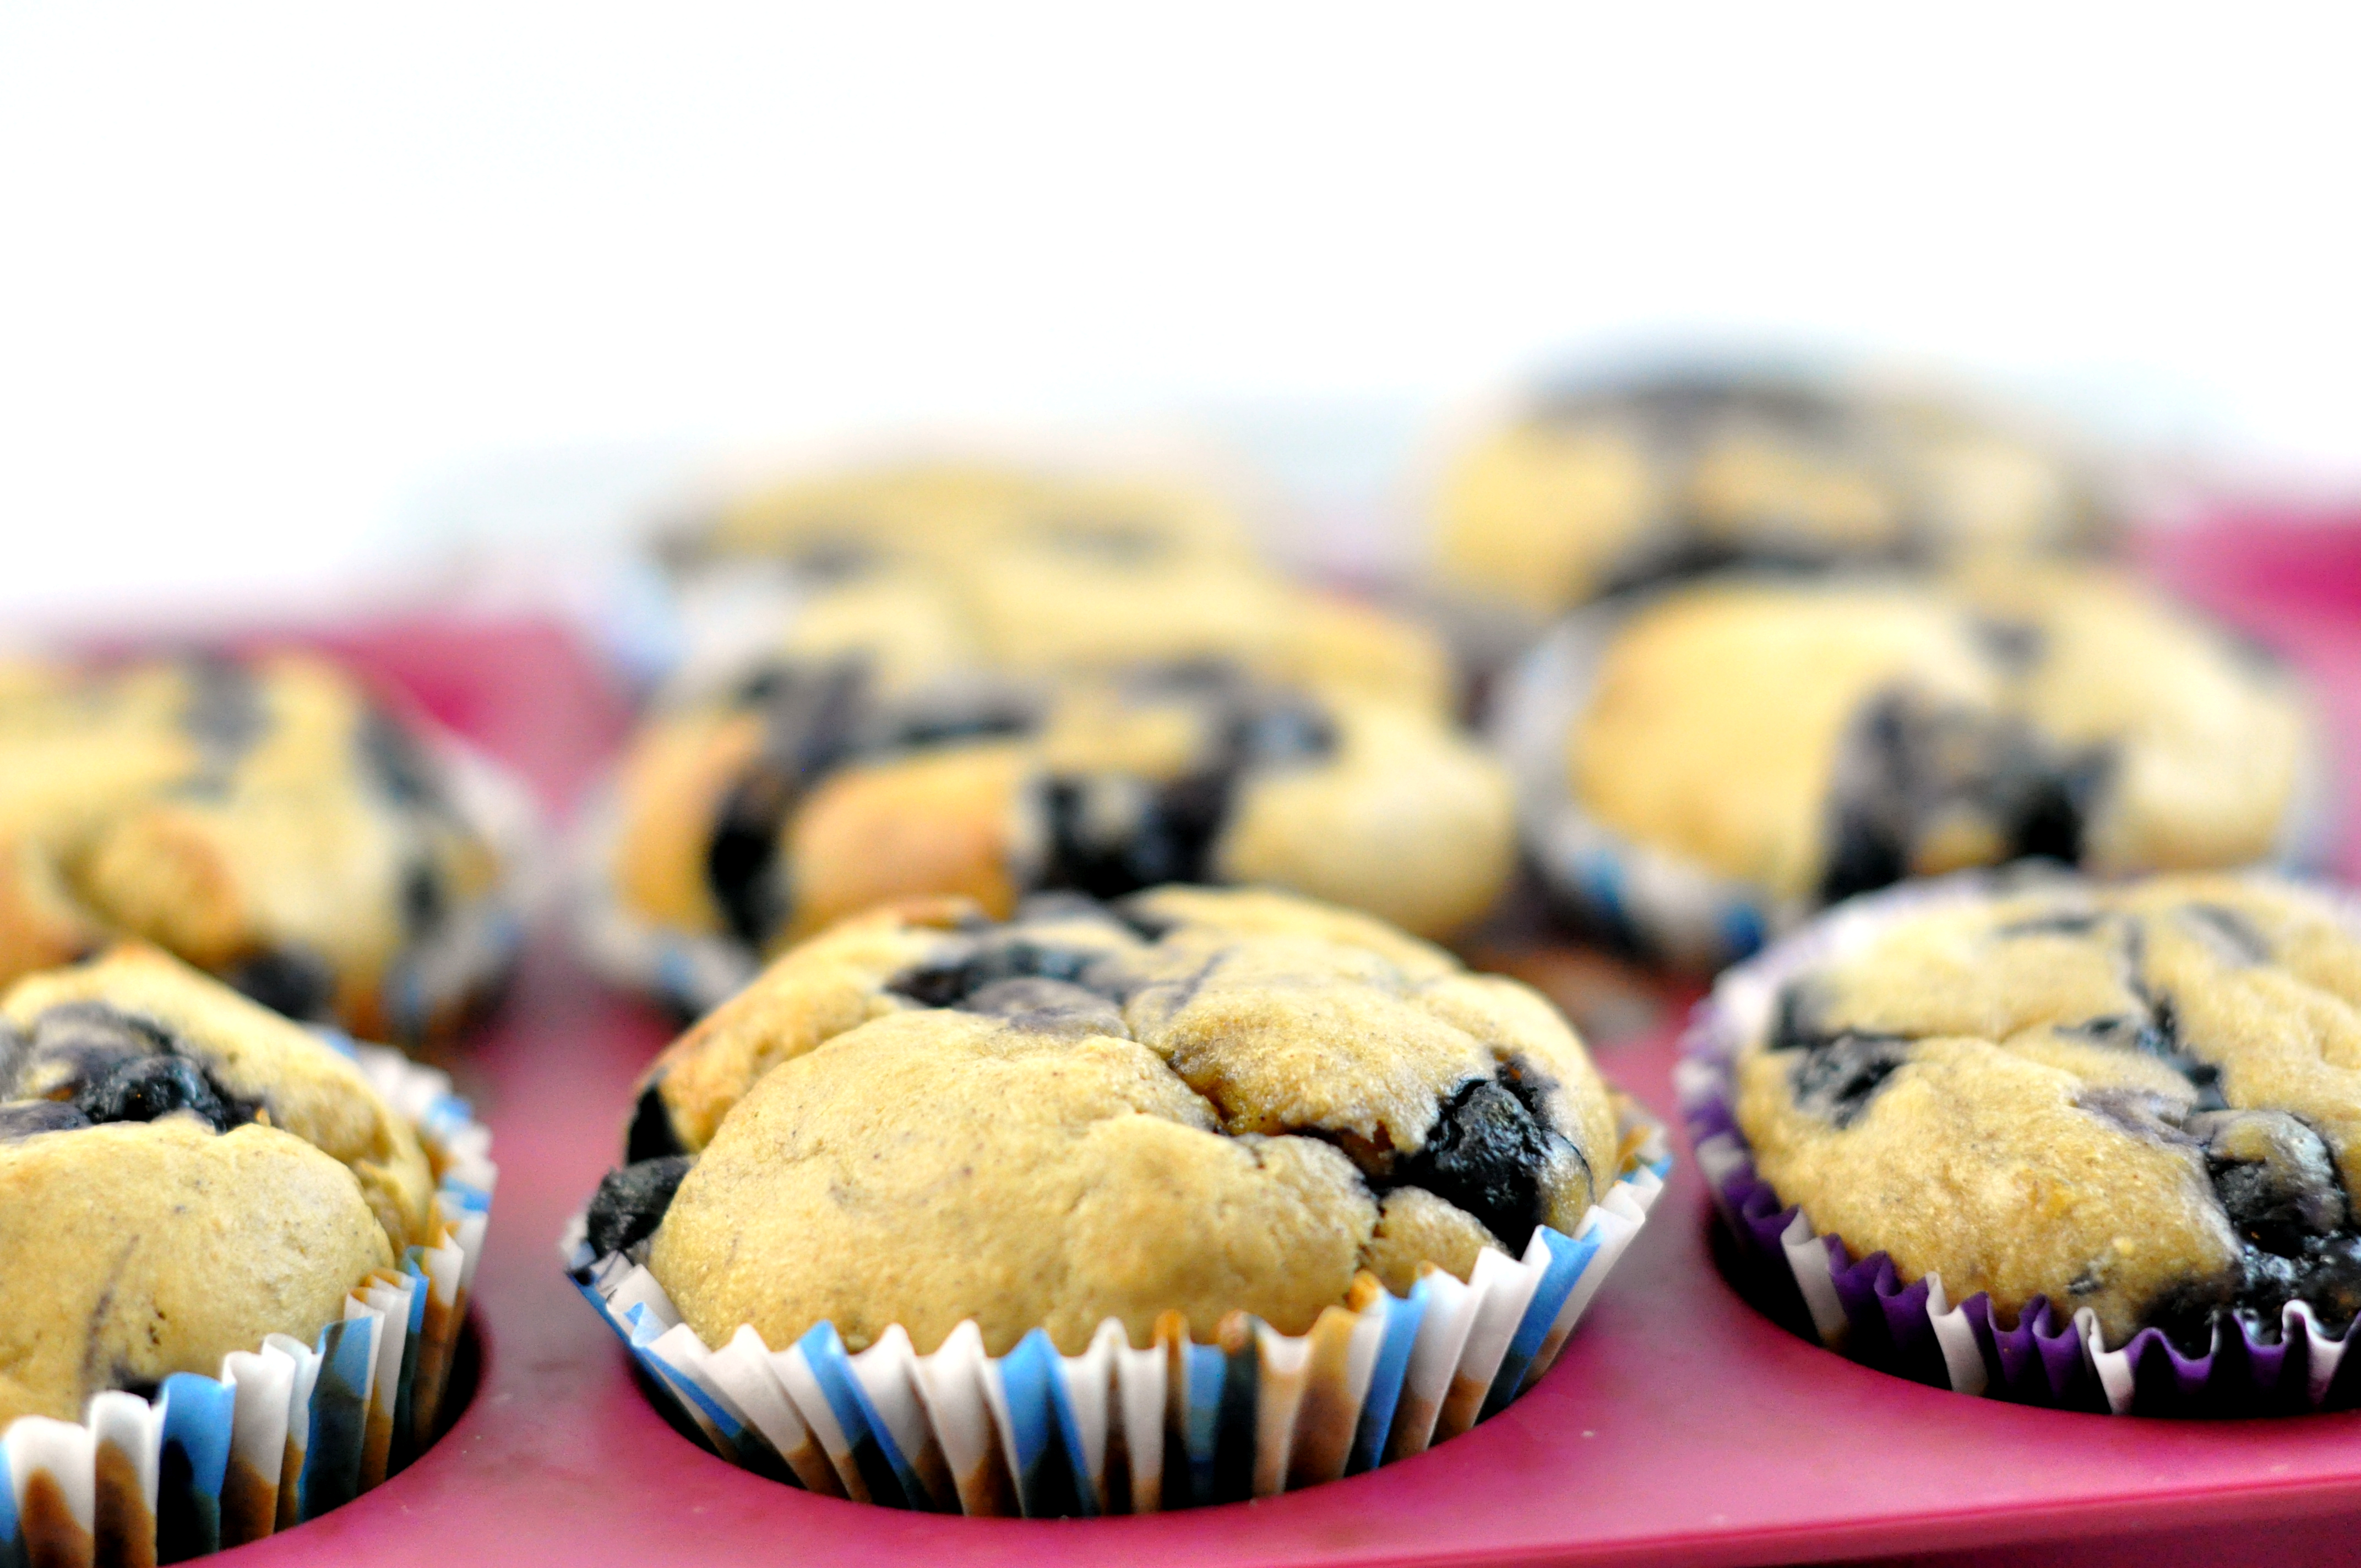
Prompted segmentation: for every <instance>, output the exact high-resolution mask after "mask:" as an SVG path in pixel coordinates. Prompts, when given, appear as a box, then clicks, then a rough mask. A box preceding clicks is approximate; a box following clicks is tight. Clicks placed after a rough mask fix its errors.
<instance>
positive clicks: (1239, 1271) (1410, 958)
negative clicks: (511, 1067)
mask: <svg viewBox="0 0 2361 1568" xmlns="http://www.w3.org/2000/svg"><path fill="white" fill-rule="evenodd" d="M627 1157H628V1158H629V1159H630V1160H631V1161H633V1162H634V1163H632V1164H631V1165H628V1166H626V1167H625V1168H622V1169H621V1170H619V1171H618V1172H617V1173H616V1174H615V1175H614V1176H611V1177H610V1178H609V1180H608V1183H607V1185H606V1186H605V1187H604V1188H602V1190H601V1194H600V1199H599V1202H598V1204H596V1205H594V1207H593V1210H592V1214H591V1238H592V1241H593V1243H594V1245H597V1246H598V1248H599V1250H601V1251H615V1250H622V1249H626V1248H631V1247H634V1246H636V1245H638V1244H639V1243H641V1242H642V1241H643V1240H649V1238H650V1237H651V1234H652V1241H651V1242H650V1245H649V1246H648V1249H647V1254H646V1255H647V1262H648V1266H649V1267H650V1268H651V1270H652V1271H653V1273H654V1274H655V1276H656V1277H657V1279H658V1280H659V1281H660V1282H661V1283H662V1284H663V1285H664V1288H665V1289H666V1291H667V1292H669V1293H670V1295H671V1296H672V1298H673V1300H674V1302H675V1305H677V1306H678V1307H679V1309H680V1310H681V1311H682V1313H683V1315H684V1317H685V1318H686V1321H688V1322H689V1323H690V1325H691V1326H692V1327H693V1328H695V1329H696V1330H697V1332H698V1333H699V1334H701V1335H703V1336H704V1337H705V1338H706V1340H707V1341H708V1343H715V1344H719V1343H723V1342H725V1341H727V1340H728V1339H729V1338H730V1335H731V1334H732V1333H734V1332H736V1330H737V1328H738V1326H739V1325H740V1324H741V1323H751V1324H752V1326H753V1327H755V1328H756V1329H757V1330H758V1331H759V1332H761V1333H762V1334H763V1338H764V1339H765V1340H766V1341H767V1342H768V1343H771V1344H773V1345H785V1344H786V1343H790V1342H791V1341H792V1340H793V1339H795V1338H796V1336H798V1335H800V1334H801V1333H803V1332H805V1331H806V1330H807V1329H809V1328H810V1327H811V1326H812V1325H813V1324H815V1323H817V1322H819V1321H823V1320H825V1321H833V1322H834V1323H835V1324H836V1326H837V1328H838V1329H839V1331H840V1332H842V1333H843V1335H844V1336H845V1339H846V1341H847V1343H850V1344H851V1345H853V1346H854V1347H855V1348H858V1347H860V1346H862V1345H864V1344H867V1343H870V1342H871V1341H872V1340H873V1339H874V1338H875V1336H876V1335H877V1334H878V1333H880V1332H883V1331H884V1329H885V1328H886V1327H887V1326H888V1325H890V1324H894V1323H900V1324H902V1325H904V1326H905V1327H906V1328H907V1329H908V1331H909V1332H910V1333H911V1335H912V1338H913V1340H914V1341H915V1342H916V1343H917V1344H918V1345H919V1347H920V1348H921V1349H922V1350H927V1349H931V1348H933V1347H934V1345H935V1344H937V1343H939V1342H940V1340H941V1339H942V1338H943V1336H944V1335H946V1334H947V1333H948V1332H950V1330H951V1328H952V1327H954V1326H955V1325H956V1324H957V1323H959V1322H960V1321H962V1320H965V1319H970V1318H972V1319H974V1320H975V1321H976V1322H977V1323H978V1325H979V1327H980V1328H981V1329H982V1330H983V1337H984V1341H985V1343H986V1345H987V1347H989V1348H990V1349H991V1350H992V1351H994V1353H995V1354H996V1353H998V1352H1002V1351H1005V1350H1006V1349H1007V1348H1009V1347H1010V1346H1011V1345H1013V1344H1014V1343H1016V1340H1017V1339H1019V1338H1020V1337H1022V1336H1023V1334H1024V1333H1025V1332H1027V1331H1028V1330H1029V1329H1031V1328H1033V1327H1034V1326H1036V1325H1040V1326H1045V1327H1047V1328H1048V1330H1049V1333H1050V1335H1051V1337H1052V1338H1053V1339H1054V1340H1056V1341H1057V1343H1059V1344H1060V1346H1061V1347H1063V1348H1065V1349H1066V1350H1068V1351H1069V1352H1076V1351H1079V1350H1080V1349H1081V1347H1082V1344H1083V1343H1085V1342H1086V1341H1087V1340H1088V1338H1089V1337H1090V1335H1091V1333H1092V1332H1093V1330H1094V1329H1095V1328H1096V1327H1097V1325H1098V1324H1099V1323H1100V1322H1101V1321H1104V1319H1106V1318H1109V1317H1114V1318H1116V1319H1119V1320H1121V1321H1123V1323H1124V1324H1125V1326H1126V1329H1127V1330H1128V1331H1129V1332H1131V1334H1132V1337H1133V1339H1134V1340H1135V1342H1144V1341H1145V1339H1146V1337H1147V1336H1148V1334H1149V1333H1150V1332H1151V1330H1152V1325H1153V1324H1154V1322H1155V1321H1156V1319H1157V1318H1158V1316H1159V1314H1162V1313H1165V1312H1168V1311H1177V1312H1180V1313H1181V1314H1182V1315H1183V1316H1184V1317H1185V1318H1186V1319H1187V1320H1188V1322H1189V1325H1190V1327H1191V1331H1192V1332H1194V1333H1196V1334H1197V1335H1198V1336H1199V1337H1201V1338H1206V1337H1210V1336H1211V1335H1212V1334H1213V1331H1214V1328H1215V1325H1216V1324H1217V1323H1218V1322H1219V1321H1220V1320H1221V1319H1222V1318H1223V1317H1224V1315H1225V1314H1227V1313H1228V1312H1231V1311H1233V1310H1245V1311H1249V1312H1252V1313H1255V1314H1256V1315H1257V1316H1259V1317H1261V1318H1262V1319H1264V1320H1265V1321H1268V1322H1270V1323H1271V1324H1273V1325H1274V1326H1275V1327H1277V1328H1279V1329H1280V1330H1281V1331H1282V1332H1291V1333H1292V1332H1303V1331H1305V1330H1306V1329H1308V1328H1309V1327H1310V1326H1311V1324H1312V1321H1313V1320H1314V1319H1315V1318H1316V1317H1317V1316H1318V1315H1319V1313H1320V1311H1321V1310H1323V1308H1325V1307H1327V1306H1330V1305H1335V1304H1341V1303H1343V1302H1344V1301H1345V1297H1346V1295H1347V1293H1348V1292H1349V1291H1350V1290H1351V1289H1352V1288H1353V1282H1354V1279H1355V1277H1356V1275H1357V1274H1359V1273H1361V1272H1363V1271H1367V1272H1369V1273H1371V1274H1374V1275H1375V1276H1376V1277H1378V1279H1379V1280H1381V1281H1383V1282H1384V1283H1385V1284H1387V1285H1388V1286H1389V1287H1391V1288H1395V1289H1397V1290H1400V1289H1406V1288H1408V1287H1409V1285H1410V1284H1411V1281H1412V1280H1414V1278H1415V1277H1416V1276H1417V1274H1418V1272H1419V1270H1420V1268H1421V1266H1422V1265H1424V1264H1429V1263H1431V1264H1433V1265H1435V1266H1440V1267H1444V1268H1447V1269H1449V1270H1451V1271H1452V1272H1454V1273H1455V1274H1458V1275H1460V1276H1462V1277H1465V1275H1466V1272H1467V1271H1468V1270H1469V1269H1470V1268H1472V1267H1473V1266H1474V1263H1475V1259H1476V1256H1477V1253H1478V1252H1479V1251H1480V1250H1481V1249H1482V1248H1483V1247H1485V1246H1487V1245H1491V1246H1499V1247H1502V1248H1505V1249H1507V1250H1510V1251H1511V1252H1519V1253H1521V1251H1522V1250H1523V1248H1524V1247H1525V1245H1527V1244H1528V1242H1529V1241H1530V1240H1531V1239H1532V1233H1533V1230H1534V1228H1535V1227H1536V1226H1538V1225H1543V1224H1548V1225H1552V1226H1554V1227H1556V1228H1558V1229H1560V1230H1564V1231H1569V1232H1570V1231H1572V1230H1573V1229H1575V1228H1576V1226H1578V1225H1579V1223H1581V1220H1582V1217H1583V1215H1584V1214H1585V1213H1586V1212H1587V1211H1588V1209H1589V1207H1590V1205H1591V1203H1592V1202H1593V1201H1596V1200H1597V1199H1598V1198H1599V1197H1600V1196H1602V1195H1603V1194H1604V1192H1605V1190H1606V1189H1607V1187H1608V1185H1609V1183H1611V1182H1612V1181H1613V1180H1614V1179H1615V1178H1616V1177H1617V1175H1618V1174H1619V1173H1620V1169H1621V1168H1622V1163H1623V1160H1622V1151H1621V1150H1620V1147H1619V1146H1618V1141H1617V1126H1616V1117H1615V1113H1614V1111H1613V1109H1612V1107H1611V1105H1610V1103H1609V1095H1608V1091H1607V1090H1606V1088H1605V1086H1604V1085H1603V1084H1602V1083H1601V1082H1600V1081H1599V1080H1598V1075H1597V1073H1596V1072H1595V1071H1594V1069H1592V1067H1591V1065H1590V1063H1589V1060H1588V1058H1587V1056H1586V1055H1585V1053H1584V1051H1583V1048H1582V1046H1581V1044H1580V1042H1579V1041H1578V1040H1577V1039H1576V1036H1574V1034H1573V1032H1572V1031H1571V1030H1570V1029H1569V1028H1568V1027H1567V1026H1566V1025H1565V1021H1564V1020H1563V1019H1562V1018H1560V1017H1559V1016H1558V1014H1556V1013H1555V1012H1554V1010H1553V1009H1552V1008H1551V1007H1550V1006H1549V1004H1548V1003H1546V1002H1544V1001H1543V999H1542V998H1541V997H1540V996H1539V995H1538V994H1536V993H1534V992H1532V991H1530V990H1527V989H1526V988H1525V987H1523V986H1521V985H1519V984H1517V983H1516V982H1515V981H1508V980H1504V979H1500V978H1498V977H1494V976H1487V975H1476V974H1470V973H1468V972H1466V970H1463V969H1461V968H1460V967H1459V965H1458V964H1457V963H1455V961H1454V960H1453V959H1450V958H1449V957H1448V956H1447V955H1445V954H1444V953H1443V952H1441V951H1440V950H1438V949H1436V948H1431V947H1428V946H1427V945H1425V944H1424V943H1422V942H1419V941H1417V940H1415V939H1413V938H1408V937H1405V936H1403V935H1401V934H1400V933H1399V932H1397V931H1394V930H1392V929H1390V928H1389V927H1385V926H1382V925H1380V924H1378V923H1377V922H1375V921H1372V920H1369V919H1367V917H1365V916H1358V915H1355V914H1352V913H1349V912H1347V911H1344V910H1339V909H1334V908H1330V907H1327V906H1324V905H1317V904H1312V903H1310V902H1308V901H1305V900H1301V899H1298V898H1293V897H1290V896H1286V895H1282V894H1271V893H1264V892H1252V891H1214V890H1208V889H1198V888H1162V889H1158V890H1155V891H1153V892H1149V893H1146V894H1137V895H1134V896H1132V897H1129V898H1126V899H1123V900H1121V901H1118V902H1117V903H1115V904H1112V905H1106V904H1100V903H1097V902H1094V901H1092V900H1089V899H1085V898H1081V897H1077V896H1071V895H1069V896H1058V897H1043V898H1039V899H1036V900H1034V901H1031V902H1030V903H1028V904H1027V905H1026V906H1025V907H1024V908H1023V909H1022V910H1021V911H1020V912H1019V913H1018V915H1017V917H1016V919H1015V920H1013V921H1010V922H1007V923H1005V924H1000V923H994V922H993V921H990V920H987V919H984V918H983V917H982V916H980V915H979V914H978V913H977V912H976V911H975V910H974V909H973V907H972V906H970V905H961V904H959V903H957V902H953V901H943V902H939V903H937V904H935V905H930V906H917V905H911V906H904V907H902V908H898V909H888V910H883V911H879V912H876V913H874V914H872V915H868V916H862V917H860V918H857V919H854V920H851V921H848V922H846V923H844V924H842V925H840V926H838V927H834V928H833V929H831V930H829V932H827V933H825V934H824V935H822V936H821V937H819V938H816V939H814V940H812V941H810V942H807V943H805V944H804V945H802V946H801V947H798V948H795V949H794V950H792V951H791V952H789V953H787V954H786V955H785V957H783V958H782V959H779V960H778V961H777V962H776V963H774V965H773V966H772V967H771V968H770V969H769V970H766V971H765V972H764V974H763V978H762V979H761V980H760V981H757V982H756V983H755V984H754V985H753V986H752V987H750V988H749V989H748V990H747V991H746V992H744V993H742V994H741V995H740V996H739V997H737V998H736V999H734V1000H733V1001H731V1002H730V1003H728V1004H727V1005H726V1006H724V1007H722V1008H720V1009H719V1010H718V1011H717V1012H715V1013H714V1014H712V1015H711V1016H709V1017H708V1018H707V1019H706V1020H704V1021H703V1022H702V1023H700V1024H699V1025H697V1027H696V1028H694V1029H692V1030H690V1031H689V1032H688V1033H687V1034H686V1035H685V1036H682V1037H681V1038H680V1039H679V1040H678V1041H676V1042H675V1043H674V1045H673V1046H672V1047H669V1048H668V1049H667V1050H666V1051H665V1052H664V1054H663V1055H662V1056H661V1057H660V1058H658V1059H657V1061H656V1063H655V1064H654V1066H653V1068H652V1069H651V1070H650V1073H649V1075H648V1078H647V1080H646V1084H645V1088H644V1090H643V1092H642V1098H641V1101H640V1103H639V1108H638V1110H637V1112H636V1113H635V1114H634V1117H633V1120H632V1124H631V1135H630V1138H629V1142H628V1148H627ZM684 1172H685V1174H684ZM675 1183H676V1185H677V1190H676V1191H675V1190H674V1188H675Z"/></svg>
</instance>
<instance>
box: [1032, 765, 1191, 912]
mask: <svg viewBox="0 0 2361 1568" xmlns="http://www.w3.org/2000/svg"><path fill="white" fill-rule="evenodd" d="M1234 784H1235V779H1234V777H1233V775H1232V773H1230V772H1229V771H1228V770H1226V769H1224V770H1220V771H1215V772H1210V773H1191V774H1187V775H1184V776H1183V777H1180V778H1178V779H1175V780H1172V781H1170V783H1167V784H1161V785H1148V784H1144V783H1143V782H1142V781H1139V780H1137V779H1132V778H1128V777H1124V776H1106V777H1093V778H1052V779H1050V780H1049V781H1047V783H1046V784H1044V785H1043V787H1042V808H1043V815H1044V817H1046V818H1047V822H1048V828H1049V855H1048V858H1047V861H1046V862H1045V863H1044V865H1043V866H1042V869H1041V872H1040V879H1039V880H1040V884H1041V885H1042V886H1043V887H1047V888H1068V889H1072V890H1074V891H1076V892H1080V893H1086V894H1090V895H1091V896H1092V897H1093V898H1116V897H1120V896H1121V895H1123V894H1126V893H1137V892H1138V891H1140V890H1141V889H1143V888H1149V887H1156V886H1159V885H1160V884H1162V883H1168V882H1205V881H1208V880H1210V874H1211V871H1212V861H1213V840H1214V839H1216V838H1217V837H1218V836H1219V834H1220V832H1221V828H1222V820H1223V818H1224V816H1226V815H1227V813H1228V811H1229V804H1230V795H1231V791H1232V789H1233V787H1234Z"/></svg>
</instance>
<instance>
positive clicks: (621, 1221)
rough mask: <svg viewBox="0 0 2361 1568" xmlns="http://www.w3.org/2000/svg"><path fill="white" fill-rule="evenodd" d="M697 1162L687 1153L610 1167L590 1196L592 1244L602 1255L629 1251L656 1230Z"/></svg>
mask: <svg viewBox="0 0 2361 1568" xmlns="http://www.w3.org/2000/svg"><path fill="white" fill-rule="evenodd" d="M693 1163H694V1162H693V1161H692V1160H691V1159H690V1158H689V1157H688V1156H686V1155H665V1156H664V1157H661V1158H658V1159H642V1160H635V1161H633V1162H632V1163H631V1164H630V1165H627V1166H624V1167H622V1168H620V1169H619V1170H610V1171H609V1172H608V1173H607V1178H606V1179H605V1180H603V1181H601V1182H599V1183H598V1196H597V1197H596V1198H593V1199H592V1200H590V1214H589V1233H590V1245H591V1246H592V1248H593V1249H595V1250H596V1251H597V1252H598V1255H600V1256H602V1257H603V1256H605V1255H607V1254H609V1253H616V1252H623V1251H627V1250H628V1249H630V1248H631V1247H632V1246H635V1245H638V1244H639V1243H641V1242H643V1241H645V1240H646V1239H647V1238H648V1237H650V1236H652V1235H653V1234H655V1231H656V1227H657V1226H658V1225H660V1224H662V1223H664V1211H665V1210H667V1209H669V1208H671V1207H672V1199H673V1194H674V1193H675V1192H677V1191H679V1190H680V1179H681V1178H682V1177H684V1176H686V1175H687V1174H688V1168H689V1166H690V1165H691V1164H693Z"/></svg>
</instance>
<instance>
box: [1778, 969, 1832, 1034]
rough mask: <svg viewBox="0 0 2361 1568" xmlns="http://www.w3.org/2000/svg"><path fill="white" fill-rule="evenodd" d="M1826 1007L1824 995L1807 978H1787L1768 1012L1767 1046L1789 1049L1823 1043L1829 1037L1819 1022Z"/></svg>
mask: <svg viewBox="0 0 2361 1568" xmlns="http://www.w3.org/2000/svg"><path fill="white" fill-rule="evenodd" d="M1827 1010H1828V999H1827V998H1826V997H1825V996H1824V995H1823V994H1822V993H1821V992H1820V989H1819V987H1817V986H1816V985H1814V984H1813V983H1812V981H1810V980H1809V979H1805V980H1796V981H1789V982H1788V983H1787V985H1786V987H1785V988H1784V990H1782V991H1781V992H1779V1001H1778V1004H1777V1006H1776V1008H1775V1009H1774V1010H1773V1013H1772V1015H1771V1038H1770V1043H1769V1048H1770V1049H1772V1050H1774V1051H1792V1050H1806V1049H1808V1048H1810V1047H1813V1046H1819V1045H1826V1044H1827V1043H1828V1040H1829V1038H1830V1037H1831V1036H1830V1031H1829V1030H1828V1027H1827V1026H1826V1025H1825V1024H1824V1023H1823V1022H1822V1019H1823V1015H1824V1014H1826V1012H1827Z"/></svg>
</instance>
